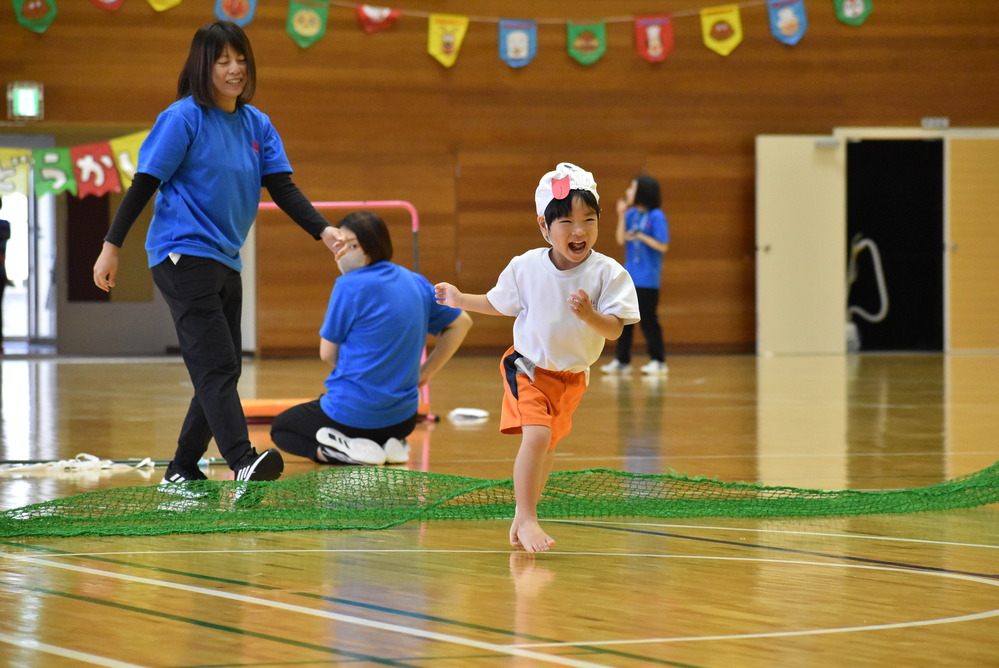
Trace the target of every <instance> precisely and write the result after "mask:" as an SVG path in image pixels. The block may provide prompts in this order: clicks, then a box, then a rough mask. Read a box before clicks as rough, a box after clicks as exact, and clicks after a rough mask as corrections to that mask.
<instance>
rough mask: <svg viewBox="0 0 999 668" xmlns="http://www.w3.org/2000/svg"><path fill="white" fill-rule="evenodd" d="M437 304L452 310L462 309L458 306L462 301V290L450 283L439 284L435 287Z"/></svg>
mask: <svg viewBox="0 0 999 668" xmlns="http://www.w3.org/2000/svg"><path fill="white" fill-rule="evenodd" d="M434 292H435V293H436V297H437V303H438V304H443V305H444V306H450V307H451V308H461V307H460V306H459V305H458V304H459V302H460V301H461V290H459V289H458V288H456V287H454V286H453V285H451V284H450V283H438V284H437V285H435V286H434Z"/></svg>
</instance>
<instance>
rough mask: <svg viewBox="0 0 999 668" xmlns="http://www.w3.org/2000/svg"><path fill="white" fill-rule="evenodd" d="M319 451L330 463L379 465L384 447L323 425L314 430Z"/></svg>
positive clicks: (383, 455)
mask: <svg viewBox="0 0 999 668" xmlns="http://www.w3.org/2000/svg"><path fill="white" fill-rule="evenodd" d="M316 440H317V441H319V443H320V445H319V451H320V452H322V453H323V457H325V458H326V459H327V461H329V462H330V463H331V464H335V463H337V462H339V463H341V464H348V465H353V466H357V465H362V466H364V465H367V466H381V465H382V464H384V463H385V448H383V447H382V446H380V445H378V444H377V443H375V442H374V441H372V440H371V439H368V438H347V437H346V436H344V435H343V434H341V433H340V432H339V431H337V430H336V429H331V428H330V427H323V428H322V429H320V430H319V431H317V432H316Z"/></svg>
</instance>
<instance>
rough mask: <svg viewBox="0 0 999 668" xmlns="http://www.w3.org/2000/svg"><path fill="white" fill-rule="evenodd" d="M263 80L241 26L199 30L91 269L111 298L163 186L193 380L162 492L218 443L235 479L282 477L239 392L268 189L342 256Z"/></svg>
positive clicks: (169, 281)
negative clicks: (298, 172)
mask: <svg viewBox="0 0 999 668" xmlns="http://www.w3.org/2000/svg"><path fill="white" fill-rule="evenodd" d="M256 76H257V75H256V64H255V62H254V58H253V50H252V48H251V47H250V41H249V39H248V38H247V36H246V33H244V32H243V30H242V29H241V28H240V27H239V26H237V25H236V24H234V23H230V22H228V21H216V22H214V23H209V24H207V25H205V26H203V27H201V28H200V29H199V30H198V31H197V32H196V33H195V35H194V39H193V40H192V41H191V48H190V51H189V53H188V57H187V61H186V62H185V64H184V67H183V69H182V70H181V73H180V78H179V80H178V82H177V101H176V102H174V103H173V104H172V105H170V106H169V107H168V108H167V109H166V110H165V111H163V112H162V113H161V114H160V115H159V117H158V118H157V119H156V123H155V125H154V126H153V128H152V130H151V131H150V132H149V136H148V137H147V138H146V140H145V141H144V142H143V144H142V148H141V149H140V151H139V163H138V167H137V170H136V174H135V177H134V178H133V180H132V185H131V186H130V187H129V189H128V192H126V193H125V196H124V197H123V198H122V202H121V205H120V206H119V207H118V210H117V212H116V213H115V216H114V220H113V221H112V222H111V227H110V229H109V230H108V233H107V236H105V237H104V245H103V247H102V249H101V254H100V256H99V257H98V258H97V262H96V263H95V264H94V283H95V284H96V285H97V287H98V288H100V289H101V290H104V291H105V292H108V291H110V289H111V288H113V287H114V285H115V280H116V277H117V274H118V253H119V249H120V248H121V246H122V244H123V243H124V241H125V236H126V235H127V234H128V230H129V229H130V228H131V226H132V224H133V223H134V222H135V220H136V218H137V217H138V216H139V214H140V213H141V212H142V210H143V209H144V208H145V206H146V204H147V203H148V202H149V200H150V198H152V196H153V194H154V193H156V192H157V190H158V191H159V195H158V196H157V197H156V205H155V209H154V212H153V218H152V221H151V222H150V225H149V233H148V235H147V237H146V252H147V254H148V256H149V266H150V267H151V268H152V273H153V281H154V282H155V283H156V287H157V288H159V290H160V292H161V293H162V294H163V297H164V299H165V300H166V302H167V304H168V305H169V307H170V313H171V315H172V316H173V321H174V325H175V326H176V329H177V339H178V342H179V345H180V350H181V353H182V355H183V358H184V363H185V365H186V366H187V370H188V372H189V374H190V376H191V382H192V384H193V385H194V397H193V399H192V400H191V403H190V406H189V408H188V411H187V417H186V418H185V419H184V424H183V426H182V427H181V432H180V437H179V438H178V440H177V449H176V452H175V454H174V457H173V461H172V462H171V463H170V465H169V466H168V467H167V471H166V475H165V476H164V477H163V482H162V486H163V487H164V488H165V489H168V488H169V487H170V485H173V484H176V483H183V482H188V481H196V480H205V479H206V477H207V476H205V474H204V473H203V472H202V471H201V470H200V469H199V468H198V462H199V461H200V460H201V458H202V457H203V456H204V454H205V452H206V451H207V449H208V443H209V441H211V439H212V438H214V439H215V443H216V445H217V446H218V449H219V452H220V453H221V455H222V456H223V457H224V458H225V460H226V462H227V463H228V464H229V467H230V468H231V469H232V470H233V472H234V477H235V479H236V480H275V479H276V478H278V477H279V476H280V475H281V472H282V471H283V469H284V463H283V460H282V458H281V453H280V452H278V450H277V449H275V448H269V449H268V450H266V451H265V452H263V453H262V454H258V453H257V452H256V450H255V449H254V448H253V446H251V445H250V438H249V434H248V430H247V426H246V417H245V416H244V414H243V407H242V405H241V404H240V401H239V395H238V394H237V391H236V385H237V383H238V381H239V377H240V372H241V362H242V353H243V345H242V338H241V332H240V319H241V315H242V308H243V287H242V280H241V278H240V270H241V269H242V262H241V260H240V256H239V251H240V249H241V248H242V247H243V243H244V242H245V241H246V237H247V235H248V234H249V231H250V226H251V225H252V224H253V221H254V219H255V218H256V215H257V208H258V206H259V204H260V189H261V187H265V188H267V190H268V192H269V193H270V195H271V197H272V198H273V200H274V201H275V202H276V203H277V205H278V206H279V207H280V208H281V209H282V210H283V211H284V212H285V213H287V214H288V216H290V217H291V218H292V219H293V220H294V221H295V222H296V223H298V224H299V225H300V226H301V227H302V228H303V229H305V231H307V232H308V233H309V234H311V235H312V236H313V237H314V238H315V239H321V240H322V241H323V242H324V243H325V244H326V246H327V247H329V249H330V250H331V251H333V252H334V253H336V252H338V250H339V247H338V245H337V244H338V240H339V238H340V233H339V231H338V230H336V229H335V228H333V227H332V226H331V225H330V224H329V223H328V222H327V221H326V219H325V218H323V216H322V215H321V214H320V213H319V212H318V211H317V210H316V209H315V207H313V206H312V204H311V203H310V202H309V200H308V199H307V198H306V197H305V195H303V194H302V192H301V191H300V190H299V189H298V187H297V186H296V185H295V184H294V182H292V180H291V171H292V170H291V165H290V164H289V162H288V158H287V156H285V152H284V146H283V145H282V143H281V137H280V136H279V135H278V133H277V131H276V130H275V129H274V126H273V125H271V122H270V119H269V118H268V117H267V116H266V115H265V114H263V113H262V112H260V111H259V110H257V109H256V108H255V107H252V106H250V105H249V104H247V103H248V102H249V101H250V99H251V98H252V97H253V93H254V91H255V89H256Z"/></svg>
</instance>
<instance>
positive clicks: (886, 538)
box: [545, 518, 999, 550]
mask: <svg viewBox="0 0 999 668" xmlns="http://www.w3.org/2000/svg"><path fill="white" fill-rule="evenodd" d="M798 519H806V518H798ZM545 522H564V523H566V524H610V525H620V526H626V527H632V526H634V527H661V528H665V529H710V530H712V531H748V532H755V533H775V534H788V535H792V536H822V537H823V538H860V539H864V540H884V541H891V542H899V543H922V544H925V545H949V546H953V547H981V548H985V549H987V550H999V545H987V544H985V543H954V542H951V541H946V540H930V539H928V538H896V537H893V536H865V535H863V534H856V533H822V532H819V531H787V530H784V529H755V528H748V527H716V526H710V525H701V524H661V523H659V522H612V521H609V520H588V519H585V518H579V519H545ZM768 547H769V546H768Z"/></svg>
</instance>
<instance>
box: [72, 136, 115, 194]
mask: <svg viewBox="0 0 999 668" xmlns="http://www.w3.org/2000/svg"><path fill="white" fill-rule="evenodd" d="M69 154H70V158H71V159H72V161H73V171H74V172H75V174H76V184H77V189H78V191H77V196H78V197H80V198H83V197H86V196H87V195H98V196H100V195H106V194H107V193H110V192H116V193H117V192H121V181H120V180H119V178H118V170H117V168H115V164H114V157H113V154H112V152H111V144H110V143H108V142H106V141H105V142H98V143H96V144H86V145H84V146H73V147H72V148H70V150H69Z"/></svg>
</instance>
